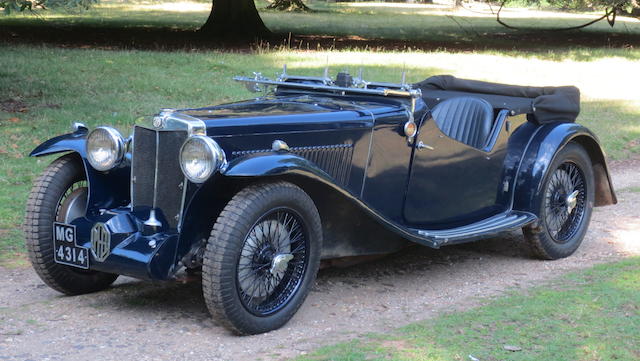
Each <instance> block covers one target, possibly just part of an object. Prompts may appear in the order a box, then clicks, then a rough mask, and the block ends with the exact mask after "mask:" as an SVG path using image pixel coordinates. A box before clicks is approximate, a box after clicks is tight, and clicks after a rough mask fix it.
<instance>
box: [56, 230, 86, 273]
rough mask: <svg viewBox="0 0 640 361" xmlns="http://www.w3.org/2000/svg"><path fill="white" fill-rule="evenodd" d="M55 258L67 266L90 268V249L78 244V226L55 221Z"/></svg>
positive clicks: (57, 261)
mask: <svg viewBox="0 0 640 361" xmlns="http://www.w3.org/2000/svg"><path fill="white" fill-rule="evenodd" d="M53 260H54V261H55V262H56V263H60V264H63V265H67V266H73V267H78V268H83V269H89V249H88V248H86V247H79V246H78V245H77V244H76V226H73V225H70V224H65V223H59V222H54V223H53Z"/></svg>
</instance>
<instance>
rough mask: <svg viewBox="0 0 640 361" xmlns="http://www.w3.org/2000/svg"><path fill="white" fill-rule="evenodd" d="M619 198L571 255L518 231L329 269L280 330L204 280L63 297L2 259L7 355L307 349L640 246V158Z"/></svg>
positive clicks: (2, 330)
mask: <svg viewBox="0 0 640 361" xmlns="http://www.w3.org/2000/svg"><path fill="white" fill-rule="evenodd" d="M613 176H614V184H615V185H616V189H618V198H619V201H620V203H619V204H618V205H617V206H614V207H605V208H596V210H595V212H594V217H593V220H592V223H591V228H590V231H589V233H588V234H587V238H586V240H585V243H584V244H583V245H582V246H581V248H580V249H579V250H578V251H577V252H576V254H575V255H574V256H572V257H570V258H568V259H564V260H559V261H553V262H547V261H538V260H533V259H531V258H529V256H528V253H527V251H526V248H525V246H524V244H523V243H522V240H521V235H520V234H519V233H513V234H510V235H507V236H504V237H500V238H494V239H490V240H486V241H481V242H477V243H472V244H467V245H461V246H455V247H449V248H444V249H441V250H432V249H428V248H422V247H412V248H410V249H407V250H405V251H403V252H401V253H398V254H395V255H391V256H389V257H386V258H384V259H381V260H378V261H374V262H370V263H367V264H363V265H357V266H353V267H349V268H344V269H337V268H333V269H327V270H323V271H321V273H320V275H319V277H318V282H317V285H316V287H315V288H314V290H313V292H312V293H311V294H310V296H309V298H308V299H307V301H306V303H305V304H304V305H303V307H302V308H301V309H300V311H299V312H298V314H297V315H296V316H295V317H294V318H293V320H291V322H290V323H289V324H288V325H287V326H285V327H284V328H283V329H280V330H277V331H274V332H271V333H268V334H264V335H259V336H251V337H236V336H233V335H231V334H229V333H228V332H227V331H226V330H225V329H223V328H221V327H220V326H218V325H216V324H215V323H214V322H213V321H212V320H211V319H210V318H209V316H208V314H207V310H206V308H205V305H204V301H203V299H202V295H201V293H200V285H199V283H198V282H191V283H177V282H176V283H164V284H162V283H158V284H152V283H143V282H139V281H136V280H132V279H124V278H123V279H120V280H119V282H118V283H117V284H116V286H115V287H113V288H112V289H111V290H109V291H105V292H100V293H97V294H92V295H86V296H78V297H63V296H61V295H59V294H58V293H56V292H55V291H53V290H51V289H49V288H47V287H46V286H45V285H44V284H43V283H42V282H41V281H40V280H39V279H38V277H37V276H36V275H35V273H34V272H33V271H32V270H31V269H30V268H25V269H14V270H7V269H0V272H1V274H2V276H3V277H1V279H0V360H28V359H34V360H83V359H93V360H128V359H135V360H158V359H163V360H164V359H167V360H169V359H178V358H189V359H190V360H216V359H221V360H255V359H263V360H268V359H280V358H284V357H289V356H295V355H299V354H300V353H303V352H307V351H308V350H311V349H314V348H316V347H318V346H319V345H323V344H328V343H335V342H338V341H341V340H345V339H347V338H349V337H354V336H357V335H360V334H364V333H367V332H371V331H385V330H388V329H391V328H394V327H397V326H401V325H404V324H407V323H409V322H411V321H414V320H420V319H425V318H429V317H433V316H435V315H437V314H438V313H440V312H443V311H447V310H451V309H463V308H467V307H470V306H474V305H477V304H480V303H481V302H482V301H483V299H486V298H487V297H491V296H497V295H500V294H501V293H503V292H505V291H506V290H509V289H513V288H525V287H530V286H532V285H535V284H538V283H540V282H541V281H543V280H546V279H549V278H553V277H556V276H558V275H560V274H562V273H564V272H567V271H570V270H574V269H579V268H584V267H588V266H591V265H593V264H595V263H600V262H605V261H611V260H615V259H619V258H621V257H627V256H631V255H640V207H638V206H637V205H638V204H640V161H635V162H634V161H628V162H624V163H619V164H615V165H614V166H613Z"/></svg>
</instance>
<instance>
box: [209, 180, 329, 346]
mask: <svg viewBox="0 0 640 361" xmlns="http://www.w3.org/2000/svg"><path fill="white" fill-rule="evenodd" d="M321 249H322V228H321V225H320V215H319V214H318V210H317V208H316V206H315V204H314V203H313V201H312V200H311V198H310V197H309V196H308V195H307V194H306V193H305V192H304V191H303V190H302V189H300V188H299V187H297V186H296V185H293V184H291V183H287V182H276V183H264V184H258V185H252V186H248V187H246V188H244V189H243V190H241V191H240V192H238V193H237V194H236V195H235V196H234V197H233V198H232V199H231V201H229V203H228V204H227V205H226V206H225V208H224V209H223V211H222V212H221V213H220V215H219V216H218V219H217V220H216V223H215V225H214V226H213V230H212V231H211V235H210V237H209V241H208V243H207V247H206V250H205V253H204V261H203V267H202V287H203V294H204V299H205V302H206V304H207V307H208V309H209V312H211V315H212V316H213V318H215V319H216V320H217V321H218V322H219V323H221V324H222V325H224V326H225V327H227V328H228V329H230V330H232V331H233V332H235V333H238V334H242V335H248V334H258V333H263V332H268V331H271V330H275V329H277V328H280V327H281V326H282V325H284V324H285V323H287V321H289V319H291V317H292V316H293V315H294V314H295V312H296V311H297V310H298V308H299V307H300V305H302V303H303V301H304V299H305V298H306V296H307V294H308V293H309V290H310V289H311V287H312V285H313V283H314V280H315V277H316V273H317V271H318V266H319V264H320V251H321Z"/></svg>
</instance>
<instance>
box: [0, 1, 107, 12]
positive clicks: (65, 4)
mask: <svg viewBox="0 0 640 361" xmlns="http://www.w3.org/2000/svg"><path fill="white" fill-rule="evenodd" d="M97 2H98V0H0V8H3V9H4V13H5V14H10V13H12V12H20V11H27V10H28V11H34V10H37V9H47V8H66V9H83V10H87V9H89V8H90V7H91V5H93V4H95V3H97Z"/></svg>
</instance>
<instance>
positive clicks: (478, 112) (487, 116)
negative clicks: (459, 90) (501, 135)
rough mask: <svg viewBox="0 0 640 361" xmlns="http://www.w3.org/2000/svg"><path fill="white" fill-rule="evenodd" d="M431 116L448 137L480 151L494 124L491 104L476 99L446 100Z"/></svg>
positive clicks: (436, 107)
mask: <svg viewBox="0 0 640 361" xmlns="http://www.w3.org/2000/svg"><path fill="white" fill-rule="evenodd" d="M431 116H432V117H433V119H434V120H435V122H436V124H437V125H438V128H440V130H441V131H442V132H443V133H444V134H446V135H447V136H448V137H450V138H453V139H455V140H457V141H459V142H462V143H465V144H467V145H470V146H472V147H475V148H478V149H482V148H484V147H485V145H486V144H487V141H488V139H489V135H490V133H491V129H492V127H493V122H494V119H493V107H492V106H491V104H489V102H487V101H486V100H484V99H481V98H476V97H456V98H450V99H446V100H444V101H442V102H441V103H439V104H438V105H436V106H435V107H434V108H433V110H432V111H431Z"/></svg>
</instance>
